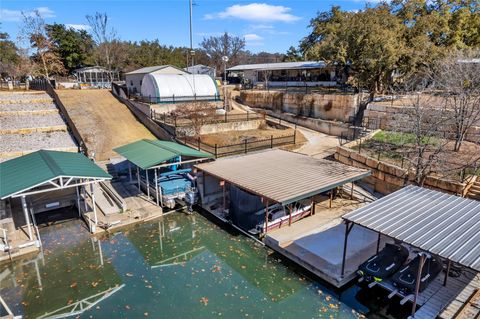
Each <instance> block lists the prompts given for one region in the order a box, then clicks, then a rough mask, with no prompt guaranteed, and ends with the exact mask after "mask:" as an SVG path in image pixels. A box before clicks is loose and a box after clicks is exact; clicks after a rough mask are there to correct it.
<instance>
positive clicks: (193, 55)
mask: <svg viewBox="0 0 480 319" xmlns="http://www.w3.org/2000/svg"><path fill="white" fill-rule="evenodd" d="M189 4H190V6H189V8H190V55H191V59H190V61H191V66H194V64H195V61H194V58H195V51H193V23H192V17H193V3H192V0H189Z"/></svg>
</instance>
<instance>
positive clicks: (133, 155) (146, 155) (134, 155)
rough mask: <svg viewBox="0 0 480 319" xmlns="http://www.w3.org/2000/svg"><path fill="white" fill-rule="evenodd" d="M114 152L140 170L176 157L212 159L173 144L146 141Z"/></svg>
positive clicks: (205, 154) (121, 147)
mask: <svg viewBox="0 0 480 319" xmlns="http://www.w3.org/2000/svg"><path fill="white" fill-rule="evenodd" d="M114 151H115V152H117V153H118V154H120V155H122V156H123V157H125V158H126V159H127V160H129V161H130V162H132V163H133V164H135V165H137V166H138V167H140V168H142V169H148V168H150V167H154V166H157V165H160V164H162V163H165V162H166V161H168V160H171V159H173V158H175V157H177V156H188V157H198V158H210V157H213V155H211V154H208V153H204V152H200V151H197V150H195V149H193V148H191V147H188V146H184V145H181V144H178V143H175V142H168V141H160V140H147V139H143V140H139V141H136V142H133V143H131V144H127V145H123V146H120V147H117V148H115V149H114Z"/></svg>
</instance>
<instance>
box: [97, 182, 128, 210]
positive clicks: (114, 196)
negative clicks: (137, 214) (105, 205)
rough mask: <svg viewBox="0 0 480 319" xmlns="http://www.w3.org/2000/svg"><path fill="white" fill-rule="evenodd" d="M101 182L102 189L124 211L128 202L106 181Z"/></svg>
mask: <svg viewBox="0 0 480 319" xmlns="http://www.w3.org/2000/svg"><path fill="white" fill-rule="evenodd" d="M99 184H100V187H101V188H102V190H103V191H104V192H105V193H107V195H108V196H110V198H111V199H112V200H113V201H114V202H115V203H116V204H117V205H118V206H119V207H120V208H121V209H122V212H124V211H126V210H127V203H126V202H125V200H124V199H123V198H122V197H121V196H120V195H119V194H118V193H117V192H116V191H115V190H114V189H112V188H111V187H110V186H109V185H108V184H107V183H105V182H100V183H99Z"/></svg>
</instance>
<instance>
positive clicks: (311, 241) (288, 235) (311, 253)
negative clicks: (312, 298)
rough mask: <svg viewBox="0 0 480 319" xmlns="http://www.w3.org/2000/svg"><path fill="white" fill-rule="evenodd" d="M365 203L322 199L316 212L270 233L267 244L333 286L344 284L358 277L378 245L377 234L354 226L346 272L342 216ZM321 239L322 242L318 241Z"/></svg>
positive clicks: (348, 250) (339, 199) (266, 238)
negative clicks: (342, 267) (364, 263)
mask: <svg viewBox="0 0 480 319" xmlns="http://www.w3.org/2000/svg"><path fill="white" fill-rule="evenodd" d="M361 205H363V203H359V202H358V201H355V200H350V199H341V198H338V199H336V200H334V201H333V203H332V208H329V207H328V201H327V200H325V201H322V202H320V203H319V204H317V205H316V208H315V215H313V216H309V217H306V218H304V219H302V220H300V221H298V222H296V223H294V224H292V225H291V226H286V227H284V228H280V229H277V230H274V231H272V232H269V233H267V235H266V237H265V244H266V245H267V246H269V247H270V248H272V249H273V250H275V251H277V252H278V253H280V254H282V255H284V256H285V257H287V258H289V259H291V260H292V261H294V262H295V263H297V264H299V265H300V266H302V267H303V268H305V269H308V270H309V271H311V272H312V273H314V274H315V275H316V276H318V277H319V278H321V279H323V280H325V281H326V282H328V283H330V284H332V285H333V286H335V287H342V286H344V285H346V284H347V283H349V282H350V281H352V280H353V279H354V278H355V277H356V273H355V272H356V270H357V268H358V266H359V265H360V264H361V263H362V262H363V261H364V260H366V259H367V258H369V257H370V256H371V255H372V254H374V253H375V249H376V242H377V236H376V234H374V233H373V232H370V231H367V230H364V229H363V228H361V227H358V228H357V229H356V230H355V228H354V230H352V236H356V237H357V240H352V241H351V245H350V246H349V248H348V249H347V262H346V268H345V274H344V275H343V276H342V274H341V259H342V258H341V257H342V252H343V241H344V240H343V238H344V226H343V225H340V224H341V219H340V216H341V215H343V214H344V213H345V212H347V211H350V210H353V209H355V208H357V207H359V206H361ZM319 242H321V243H322V244H321V245H318V243H319Z"/></svg>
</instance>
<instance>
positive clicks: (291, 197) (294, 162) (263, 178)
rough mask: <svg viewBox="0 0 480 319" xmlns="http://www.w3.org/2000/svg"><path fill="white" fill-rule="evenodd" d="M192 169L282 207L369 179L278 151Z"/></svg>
mask: <svg viewBox="0 0 480 319" xmlns="http://www.w3.org/2000/svg"><path fill="white" fill-rule="evenodd" d="M196 167H197V168H198V169H199V170H202V171H204V172H206V173H208V174H210V175H213V176H216V177H217V178H219V179H222V180H225V181H227V182H229V183H231V184H234V185H237V186H238V187H241V188H243V189H245V190H247V191H249V192H251V193H254V194H257V195H259V196H263V197H266V198H267V199H270V200H272V201H274V202H278V203H281V204H283V205H286V204H290V203H293V202H295V201H298V200H301V199H303V198H308V197H311V196H314V195H316V194H319V193H322V192H325V191H328V190H330V189H333V188H335V187H337V186H341V185H343V184H346V183H349V182H352V181H356V180H359V179H362V178H364V177H366V176H369V175H370V171H368V170H364V169H359V168H354V167H350V166H347V165H344V164H340V163H337V162H333V161H328V160H324V159H315V158H312V157H309V156H306V155H302V154H298V153H292V152H287V151H282V150H269V151H265V152H259V153H252V154H248V155H243V156H238V157H229V158H224V159H220V160H217V161H215V162H211V163H204V164H199V165H196Z"/></svg>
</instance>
